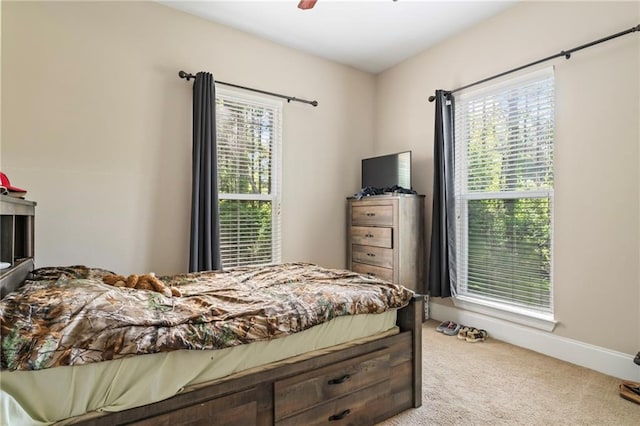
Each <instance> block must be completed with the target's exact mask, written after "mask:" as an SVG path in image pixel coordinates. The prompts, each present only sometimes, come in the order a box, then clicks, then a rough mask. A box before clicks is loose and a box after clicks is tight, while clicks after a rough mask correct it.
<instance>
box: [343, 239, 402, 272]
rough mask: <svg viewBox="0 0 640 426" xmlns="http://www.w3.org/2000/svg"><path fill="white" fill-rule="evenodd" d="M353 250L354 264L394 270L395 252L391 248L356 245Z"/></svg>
mask: <svg viewBox="0 0 640 426" xmlns="http://www.w3.org/2000/svg"><path fill="white" fill-rule="evenodd" d="M351 250H352V252H351V255H352V257H353V261H354V262H358V263H366V264H368V265H374V266H381V267H383V268H393V250H392V249H390V248H384V247H374V246H362V245H359V244H354V245H353V246H352V248H351Z"/></svg>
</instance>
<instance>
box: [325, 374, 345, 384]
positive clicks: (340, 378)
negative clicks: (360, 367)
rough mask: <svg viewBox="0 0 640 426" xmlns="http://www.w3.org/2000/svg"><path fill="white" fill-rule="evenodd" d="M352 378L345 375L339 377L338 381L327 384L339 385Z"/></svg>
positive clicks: (334, 380)
mask: <svg viewBox="0 0 640 426" xmlns="http://www.w3.org/2000/svg"><path fill="white" fill-rule="evenodd" d="M350 377H351V375H350V374H345V375H344V376H342V377H338V378H337V379H331V380H329V381H328V382H327V383H328V384H330V385H339V384H341V383H344V382H346V381H347V380H349V378H350Z"/></svg>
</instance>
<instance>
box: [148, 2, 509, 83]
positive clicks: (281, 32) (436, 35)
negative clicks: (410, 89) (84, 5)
mask: <svg viewBox="0 0 640 426" xmlns="http://www.w3.org/2000/svg"><path fill="white" fill-rule="evenodd" d="M517 1H518V0H503V1H484V0H470V1H459V0H449V1H447V0H440V1H434V0H422V1H420V0H398V1H393V0H351V1H339V0H318V2H317V3H316V5H315V7H314V8H313V9H310V10H300V9H298V8H297V7H296V6H297V3H298V2H297V0H287V1H283V0H280V1H277V0H262V1H255V0H254V1H243V0H240V1H228V0H227V1H224V0H209V1H202V0H200V1H193V0H160V1H159V3H162V4H164V5H166V6H169V7H172V8H175V9H179V10H182V11H184V12H187V13H190V14H193V15H196V16H199V17H202V18H204V19H207V20H210V21H213V22H216V23H219V24H222V25H226V26H229V27H232V28H236V29H239V30H241V31H245V32H247V33H250V34H254V35H257V36H259V37H262V38H265V39H267V40H271V41H273V42H276V43H278V44H282V45H284V46H288V47H291V48H294V49H297V50H301V51H304V52H308V53H311V54H313V55H317V56H320V57H323V58H326V59H329V60H332V61H336V62H339V63H342V64H346V65H350V66H352V67H354V68H357V69H360V70H363V71H366V72H370V73H373V74H377V73H379V72H382V71H384V70H386V69H388V68H390V67H392V66H394V65H396V64H398V63H400V62H402V61H404V60H405V59H407V58H409V57H411V56H413V55H415V54H417V53H419V52H421V51H422V50H425V49H427V48H429V47H430V46H433V45H435V44H436V43H438V42H440V41H442V40H444V39H446V38H448V37H451V36H453V35H455V34H457V33H459V32H462V31H464V30H465V29H467V28H469V27H471V26H473V25H475V24H477V23H479V22H481V21H483V20H485V19H487V18H490V17H491V16H493V15H496V14H498V13H500V12H502V11H504V10H505V9H507V8H508V7H511V6H513V5H514V4H515V3H516V2H517Z"/></svg>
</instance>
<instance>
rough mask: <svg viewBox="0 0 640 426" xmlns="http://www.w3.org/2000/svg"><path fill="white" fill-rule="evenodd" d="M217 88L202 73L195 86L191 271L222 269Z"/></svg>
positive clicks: (206, 74) (208, 76)
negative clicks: (217, 148)
mask: <svg viewBox="0 0 640 426" xmlns="http://www.w3.org/2000/svg"><path fill="white" fill-rule="evenodd" d="M215 101H216V95H215V86H214V81H213V76H212V75H211V74H210V73H206V72H199V73H198V74H197V75H196V80H195V83H194V85H193V168H192V181H191V182H192V183H191V244H190V250H189V272H197V271H209V270H213V269H221V268H222V262H221V260H220V219H219V214H218V167H217V154H216V109H215Z"/></svg>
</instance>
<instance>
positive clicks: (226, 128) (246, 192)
mask: <svg viewBox="0 0 640 426" xmlns="http://www.w3.org/2000/svg"><path fill="white" fill-rule="evenodd" d="M281 116H282V103H280V102H268V101H266V100H264V99H259V98H254V97H249V96H246V95H240V94H236V93H233V92H228V91H219V94H218V95H217V96H216V134H217V147H218V150H217V153H218V188H219V199H220V231H221V232H220V234H221V235H220V246H221V256H222V264H223V266H224V267H230V266H240V265H257V264H265V263H273V262H279V261H280V215H279V206H280V157H279V156H280V143H281V122H282V119H281Z"/></svg>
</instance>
